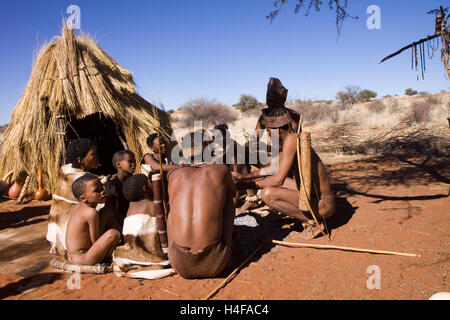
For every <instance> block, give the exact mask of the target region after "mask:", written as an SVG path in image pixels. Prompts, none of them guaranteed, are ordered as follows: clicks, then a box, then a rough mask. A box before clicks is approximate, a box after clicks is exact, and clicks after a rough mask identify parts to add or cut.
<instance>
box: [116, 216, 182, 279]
mask: <svg viewBox="0 0 450 320" xmlns="http://www.w3.org/2000/svg"><path fill="white" fill-rule="evenodd" d="M123 236H124V239H125V244H124V245H123V246H120V247H117V248H116V250H115V251H114V253H113V270H114V273H115V274H116V275H117V276H118V277H130V278H140V279H160V278H164V277H167V276H170V275H172V274H175V270H174V269H173V268H171V266H170V264H169V260H168V258H167V254H166V253H164V252H163V250H162V249H161V243H160V241H159V235H158V230H157V229H156V217H151V216H149V215H148V214H136V215H133V216H129V217H126V218H125V220H124V224H123Z"/></svg>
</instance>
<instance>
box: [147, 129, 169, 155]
mask: <svg viewBox="0 0 450 320" xmlns="http://www.w3.org/2000/svg"><path fill="white" fill-rule="evenodd" d="M147 145H148V146H149V147H150V149H152V151H153V152H154V153H159V149H160V148H161V153H162V154H165V153H166V151H167V149H166V148H167V143H166V141H165V140H164V139H163V138H158V134H157V133H152V134H151V135H149V136H148V138H147Z"/></svg>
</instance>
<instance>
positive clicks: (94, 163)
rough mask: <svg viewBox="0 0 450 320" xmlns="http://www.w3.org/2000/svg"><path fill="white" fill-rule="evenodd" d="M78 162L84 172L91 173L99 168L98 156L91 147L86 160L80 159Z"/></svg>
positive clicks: (85, 157)
mask: <svg viewBox="0 0 450 320" xmlns="http://www.w3.org/2000/svg"><path fill="white" fill-rule="evenodd" d="M77 162H78V163H79V165H80V168H81V169H82V170H83V171H90V170H94V169H97V168H98V155H97V152H96V151H95V149H94V148H93V147H91V148H90V149H89V151H88V153H87V154H86V156H84V158H81V157H78V158H77Z"/></svg>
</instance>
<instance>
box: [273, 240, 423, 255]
mask: <svg viewBox="0 0 450 320" xmlns="http://www.w3.org/2000/svg"><path fill="white" fill-rule="evenodd" d="M266 241H267V242H272V243H275V244H280V245H285V246H292V247H299V248H314V249H335V250H344V251H356V252H366V253H379V254H390V255H395V256H407V257H417V258H420V254H415V253H403V252H395V251H384V250H372V249H360V248H352V247H341V246H330V245H326V244H311V243H297V242H284V241H278V240H270V239H269V240H266Z"/></svg>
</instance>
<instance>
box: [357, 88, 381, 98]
mask: <svg viewBox="0 0 450 320" xmlns="http://www.w3.org/2000/svg"><path fill="white" fill-rule="evenodd" d="M376 96H377V93H376V92H374V91H371V90H367V89H365V90H363V91H361V92H360V93H359V100H360V101H369V100H370V99H372V98H375V97H376Z"/></svg>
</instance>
